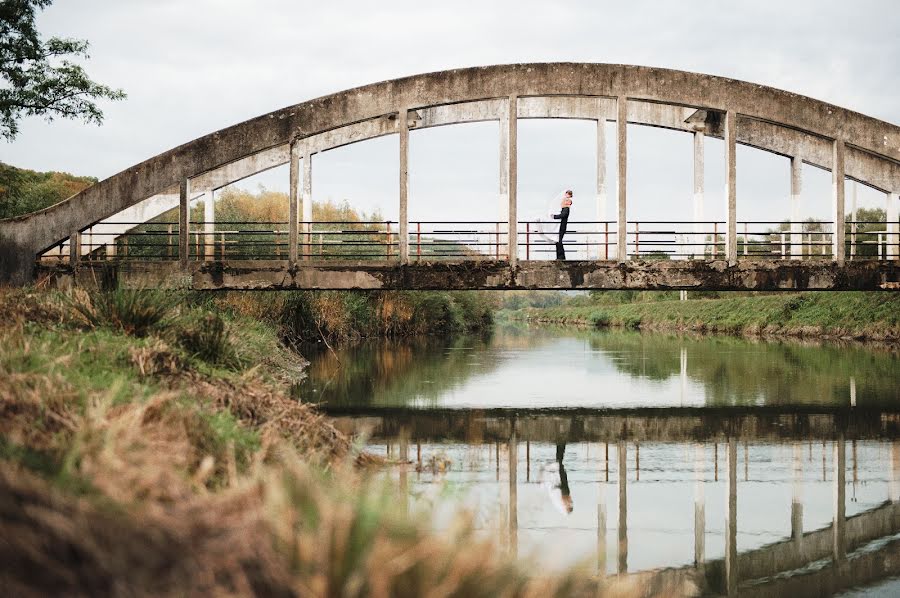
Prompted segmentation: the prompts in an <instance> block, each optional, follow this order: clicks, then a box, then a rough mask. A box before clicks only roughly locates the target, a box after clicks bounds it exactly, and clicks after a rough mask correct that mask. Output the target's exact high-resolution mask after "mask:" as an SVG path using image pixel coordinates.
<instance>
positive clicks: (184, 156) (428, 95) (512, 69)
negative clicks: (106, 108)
mask: <svg viewBox="0 0 900 598" xmlns="http://www.w3.org/2000/svg"><path fill="white" fill-rule="evenodd" d="M529 96H591V97H605V98H617V97H618V98H627V99H628V100H629V101H643V102H648V103H659V104H672V105H680V106H690V107H694V108H702V109H705V110H707V111H708V112H709V113H722V112H725V111H729V112H732V113H734V114H735V115H737V117H738V118H739V119H743V118H746V119H750V120H753V121H759V122H766V123H777V125H779V127H780V128H782V129H789V130H796V131H801V132H803V133H804V134H805V135H812V136H817V137H821V138H824V139H827V140H834V139H841V140H843V141H845V142H846V143H847V145H848V147H849V148H854V151H855V150H859V151H860V152H863V153H866V154H870V155H872V156H874V157H875V158H876V159H877V160H879V161H881V162H884V163H887V164H896V163H898V162H900V127H898V126H896V125H893V124H890V123H886V122H883V121H879V120H876V119H873V118H871V117H867V116H864V115H861V114H859V113H856V112H853V111H850V110H846V109H843V108H839V107H836V106H833V105H830V104H827V103H825V102H820V101H817V100H813V99H811V98H807V97H804V96H799V95H796V94H792V93H788V92H785V91H781V90H777V89H773V88H770V87H765V86H760V85H755V84H752V83H747V82H742V81H736V80H733V79H726V78H722V77H713V76H709V75H700V74H696V73H687V72H682V71H673V70H668V69H657V68H650V67H637V66H626V65H608V64H573V63H551V64H522V65H502V66H492V67H478V68H469V69H459V70H452V71H443V72H438V73H429V74H425V75H418V76H414V77H407V78H404V79H397V80H393V81H386V82H382V83H375V84H372V85H368V86H365V87H360V88H357V89H351V90H347V91H344V92H340V93H337V94H333V95H330V96H325V97H322V98H319V99H316V100H311V101H309V102H304V103H302V104H298V105H295V106H291V107H288V108H284V109H282V110H277V111H275V112H272V113H269V114H267V115H264V116H260V117H258V118H255V119H252V120H248V121H246V122H243V123H240V124H237V125H234V126H232V127H229V128H227V129H223V130H221V131H218V132H216V133H212V134H210V135H207V136H205V137H202V138H200V139H196V140H194V141H192V142H189V143H186V144H184V145H182V146H179V147H177V148H174V149H172V150H169V151H167V152H164V153H162V154H160V155H158V156H156V157H154V158H151V159H149V160H146V161H145V162H142V163H140V164H138V165H136V166H133V167H131V168H129V169H127V170H125V171H123V172H121V173H119V174H117V175H114V176H112V177H110V178H109V179H106V180H104V181H101V182H100V183H97V184H96V185H93V186H92V187H90V188H88V189H86V190H84V191H82V192H81V193H79V194H78V195H75V196H73V197H72V198H69V199H68V200H66V201H64V202H61V203H59V204H57V205H55V206H51V207H50V208H47V209H46V210H42V211H41V212H38V213H36V214H33V215H30V216H28V217H22V218H15V219H10V220H5V221H2V222H0V282H11V283H14V284H22V283H25V282H28V281H30V280H32V279H33V276H34V268H35V264H34V258H35V256H36V255H37V254H38V253H39V252H41V251H43V250H45V249H47V248H48V247H51V246H53V245H55V244H57V243H59V242H60V241H61V240H62V239H65V238H68V237H69V236H70V235H72V234H74V233H75V232H77V231H78V230H80V229H81V228H83V227H85V226H88V225H90V224H91V223H94V222H97V221H99V220H102V219H104V218H108V217H110V216H112V215H113V214H115V213H117V212H120V211H121V210H123V209H125V208H127V207H129V206H131V205H133V204H135V203H137V202H139V201H141V200H143V199H145V198H147V197H150V196H152V195H155V194H157V193H161V192H163V191H165V190H166V189H169V188H171V187H173V186H176V185H181V184H183V182H184V181H185V180H188V179H193V178H197V177H200V176H202V175H204V174H205V173H209V172H212V171H215V170H217V169H222V168H224V167H226V166H227V165H229V164H234V163H237V162H239V161H241V160H244V159H246V158H248V157H249V156H255V155H258V154H261V153H262V152H266V151H267V150H273V149H275V148H279V147H280V148H282V149H281V150H279V151H280V152H283V148H284V147H285V146H287V145H288V144H290V143H291V142H293V141H295V140H298V139H304V138H307V137H310V136H312V135H316V134H320V133H323V132H326V131H330V130H333V129H337V128H339V127H342V126H345V125H349V124H352V123H358V122H363V121H367V120H372V119H378V118H383V117H386V116H388V117H389V116H390V115H393V114H396V113H397V112H398V111H399V110H400V109H401V108H404V109H409V110H411V111H417V110H419V109H426V108H430V107H434V106H441V105H448V104H458V103H463V102H473V101H481V100H491V99H496V98H505V97H529ZM760 145H765V142H764V141H760ZM279 151H276V152H275V154H278V153H279ZM278 160H279V158H278V157H277V156H274V157H273V159H272V160H270V161H269V160H261V162H262V163H261V164H259V165H257V166H258V167H260V168H262V167H265V166H266V165H267V164H274V163H275V162H277V161H278ZM851 176H853V175H852V174H851ZM892 177H893V175H890V176H887V177H882V178H883V179H886V180H882V181H880V182H878V183H876V184H877V185H878V186H879V187H880V188H883V189H885V190H888V191H893V192H896V191H897V190H898V187H900V183H898V181H897V180H893V179H892Z"/></svg>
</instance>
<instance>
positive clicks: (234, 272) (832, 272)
mask: <svg viewBox="0 0 900 598" xmlns="http://www.w3.org/2000/svg"><path fill="white" fill-rule="evenodd" d="M40 271H41V274H42V275H43V276H47V277H49V278H50V279H51V280H53V281H55V282H56V283H58V284H61V285H66V284H71V283H73V282H74V283H76V284H79V285H86V286H90V285H91V284H95V283H96V281H98V280H105V281H113V280H114V281H116V282H117V283H119V284H122V285H124V286H131V287H155V286H162V287H173V288H191V289H195V290H254V289H258V290H292V289H321V290H333V289H359V290H518V289H521V290H532V289H535V290H542V289H547V290H565V289H569V290H578V289H582V290H588V289H642V290H644V289H649V290H716V291H801V290H823V291H824V290H829V291H847V290H853V291H874V290H896V289H898V288H900V267H898V263H897V262H896V261H890V260H888V261H885V260H866V261H848V262H846V263H844V264H837V263H835V262H830V261H819V262H815V261H793V260H750V261H741V262H738V263H737V264H734V265H728V263H727V262H725V261H724V260H691V261H688V260H648V261H641V260H630V261H628V262H616V261H519V262H518V264H517V265H516V266H514V267H511V266H510V264H509V263H508V262H506V261H502V260H501V261H497V260H478V261H465V262H417V263H412V264H408V265H400V264H398V263H397V262H396V261H393V262H386V261H337V260H335V261H309V262H304V261H301V262H298V263H294V264H292V263H291V262H289V261H287V260H240V261H237V260H226V261H200V262H191V263H190V264H189V266H188V268H187V269H182V267H181V266H180V265H179V264H178V263H177V262H142V261H111V262H103V263H95V264H82V265H79V267H78V268H76V269H72V268H70V267H69V266H68V265H67V264H65V263H63V264H58V265H52V266H43V267H41V270H40Z"/></svg>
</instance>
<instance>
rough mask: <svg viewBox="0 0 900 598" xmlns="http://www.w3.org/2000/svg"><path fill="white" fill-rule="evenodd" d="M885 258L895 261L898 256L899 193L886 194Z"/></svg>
mask: <svg viewBox="0 0 900 598" xmlns="http://www.w3.org/2000/svg"><path fill="white" fill-rule="evenodd" d="M884 211H885V214H887V232H888V234H887V258H888V259H889V260H895V259H897V257H898V256H900V247H898V246H900V224H898V217H900V216H898V212H900V191H894V192H893V193H888V194H887V205H886V206H885V210H884Z"/></svg>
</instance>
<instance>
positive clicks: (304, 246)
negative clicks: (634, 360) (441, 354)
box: [41, 220, 900, 262]
mask: <svg viewBox="0 0 900 598" xmlns="http://www.w3.org/2000/svg"><path fill="white" fill-rule="evenodd" d="M123 227H124V228H127V230H125V231H124V232H123V230H122V229H123ZM833 229H834V226H833V223H831V222H821V221H811V222H802V223H793V224H791V223H786V222H784V221H770V222H766V221H753V222H751V221H747V222H744V221H740V222H737V223H736V235H735V236H736V239H735V244H736V247H737V258H738V259H741V260H747V259H767V260H772V259H774V260H810V259H826V260H830V259H833V237H834V232H833ZM558 231H559V222H558V221H519V223H518V226H517V231H516V233H517V238H516V245H517V248H518V252H517V257H518V258H519V259H524V260H542V259H557V258H558V257H559V255H560V253H559V252H558V247H557V241H558V240H559V237H558ZM895 231H896V229H893V230H892V229H890V228H889V226H888V224H886V223H884V222H875V221H852V222H851V221H848V222H846V223H845V226H844V240H845V246H846V249H845V257H846V258H848V259H857V260H858V259H897V258H898V256H900V234H898V233H897V232H895ZM407 241H408V246H407V247H408V252H409V260H410V261H411V262H423V261H440V260H452V261H464V260H489V259H493V260H506V259H508V251H509V231H508V223H507V222H505V221H504V222H500V221H411V222H410V223H409V227H408V238H407ZM624 241H625V249H626V254H627V257H628V258H629V259H642V260H647V259H670V260H678V259H682V260H691V259H698V260H710V259H723V258H725V256H726V250H727V247H726V244H727V241H726V224H725V223H724V222H722V221H705V222H693V221H647V220H641V221H628V222H627V226H626V230H625V239H624ZM618 242H619V237H618V231H617V227H616V223H615V222H613V221H569V222H568V228H567V231H566V233H565V236H564V239H563V244H562V250H563V253H564V254H565V258H566V259H570V260H571V259H577V260H615V259H617V258H618ZM67 245H68V241H67V240H66V241H63V242H62V243H60V244H58V245H57V246H55V247H53V248H51V249H50V250H48V251H47V252H45V253H44V254H43V255H42V256H41V261H44V262H46V261H50V262H53V261H57V262H59V261H62V262H64V261H67V260H68V258H69V255H70V251H69V250H68V249H67ZM400 246H401V243H400V231H399V224H398V223H397V222H394V221H377V222H342V221H325V222H301V223H299V227H298V238H297V256H298V258H299V259H301V260H379V261H388V262H390V261H397V260H399V259H400ZM79 253H80V256H81V257H80V259H81V260H82V261H84V262H97V261H112V260H118V261H121V260H147V261H167V260H177V259H179V258H180V251H179V225H178V223H174V222H154V223H123V222H115V223H98V224H95V225H94V226H92V227H88V228H86V229H85V230H84V231H82V233H81V250H80V252H79ZM290 255H291V247H290V230H289V225H288V223H287V222H249V221H234V222H221V221H220V222H216V223H205V222H192V223H191V226H190V231H189V233H188V255H187V258H188V259H189V260H285V259H288V258H289V256H290Z"/></svg>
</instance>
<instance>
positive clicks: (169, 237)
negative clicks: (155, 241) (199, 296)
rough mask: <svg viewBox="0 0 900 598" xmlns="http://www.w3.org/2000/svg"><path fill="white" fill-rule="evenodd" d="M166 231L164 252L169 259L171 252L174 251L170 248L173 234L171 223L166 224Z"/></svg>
mask: <svg viewBox="0 0 900 598" xmlns="http://www.w3.org/2000/svg"><path fill="white" fill-rule="evenodd" d="M167 232H168V234H167V235H166V254H167V255H168V257H169V259H171V258H172V257H173V254H174V253H175V252H174V250H173V248H172V246H173V245H174V244H173V243H172V241H173V240H174V239H173V237H174V235H173V234H172V225H171V224H170V225H169V226H168V229H167Z"/></svg>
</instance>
